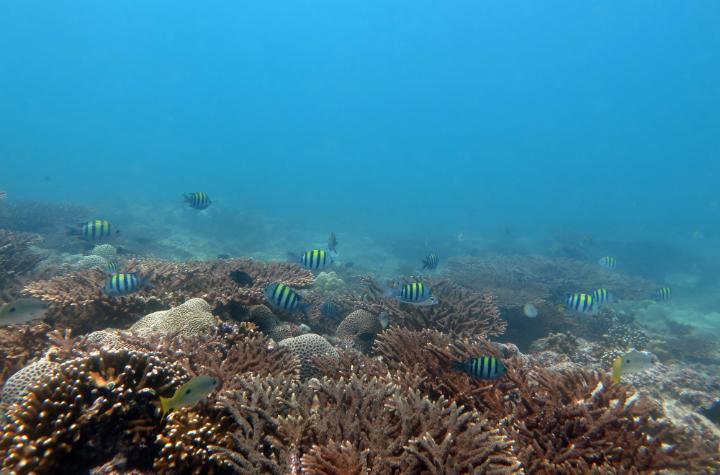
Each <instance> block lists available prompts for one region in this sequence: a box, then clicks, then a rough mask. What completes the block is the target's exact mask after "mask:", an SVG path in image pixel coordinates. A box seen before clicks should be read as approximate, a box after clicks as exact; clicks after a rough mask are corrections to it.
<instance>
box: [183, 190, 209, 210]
mask: <svg viewBox="0 0 720 475" xmlns="http://www.w3.org/2000/svg"><path fill="white" fill-rule="evenodd" d="M183 199H184V200H185V203H188V204H189V205H190V207H191V208H193V209H207V208H208V207H209V206H210V205H211V204H212V201H210V197H209V196H208V194H207V193H205V192H204V191H195V192H192V193H187V194H185V195H183Z"/></svg>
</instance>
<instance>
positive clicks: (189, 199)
mask: <svg viewBox="0 0 720 475" xmlns="http://www.w3.org/2000/svg"><path fill="white" fill-rule="evenodd" d="M190 201H192V197H191V196H190V195H188V194H187V193H184V194H183V202H185V203H190Z"/></svg>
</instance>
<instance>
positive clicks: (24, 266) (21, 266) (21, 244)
mask: <svg viewBox="0 0 720 475" xmlns="http://www.w3.org/2000/svg"><path fill="white" fill-rule="evenodd" d="M39 240H40V236H37V235H35V234H28V233H21V232H13V231H8V230H6V229H0V302H2V301H3V300H5V301H7V300H9V298H8V297H6V298H2V294H5V295H6V296H7V295H12V294H14V293H16V292H17V290H19V289H20V287H21V286H22V284H23V280H24V278H25V277H27V275H28V274H29V273H30V272H31V271H32V270H33V269H34V268H35V266H36V265H37V264H38V263H39V262H40V261H41V260H42V259H43V256H42V255H41V254H38V253H35V252H32V251H31V250H30V246H32V245H33V244H35V243H36V242H38V241H39Z"/></svg>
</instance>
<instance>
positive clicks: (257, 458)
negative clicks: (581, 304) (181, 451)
mask: <svg viewBox="0 0 720 475" xmlns="http://www.w3.org/2000/svg"><path fill="white" fill-rule="evenodd" d="M245 386H246V387H245V388H244V389H243V390H240V391H234V392H231V393H228V394H227V395H226V396H225V397H224V398H222V399H221V401H222V404H223V407H224V408H225V409H226V410H227V411H229V412H230V413H231V414H232V416H233V419H234V421H235V423H236V424H237V427H238V429H237V430H236V431H235V433H234V436H233V446H232V447H220V446H210V447H209V448H210V450H211V451H213V452H214V453H215V454H216V455H217V456H218V457H219V461H218V463H220V464H224V465H225V466H228V467H232V468H233V469H235V470H236V471H240V472H246V473H247V472H257V471H261V472H266V473H278V474H279V473H287V472H288V471H289V470H291V469H292V467H293V466H294V465H295V464H296V463H297V460H298V459H301V460H302V461H303V464H304V465H305V466H307V467H308V468H309V467H311V466H313V467H315V469H319V468H320V467H322V466H327V465H329V464H330V463H331V461H329V460H328V458H327V457H330V453H333V452H334V453H337V448H336V443H335V442H334V441H337V440H343V441H347V442H345V443H344V444H343V447H344V448H343V449H342V453H343V454H344V458H345V459H346V460H349V461H350V462H351V463H353V464H356V465H357V466H358V467H363V466H364V467H366V468H367V469H368V470H369V471H370V473H472V472H475V473H480V472H482V473H513V472H515V471H516V470H517V469H518V467H519V464H518V462H517V460H516V459H515V458H514V457H513V456H512V453H511V450H510V444H509V442H508V441H507V440H506V439H505V437H503V436H502V435H500V434H499V432H498V431H497V430H496V429H494V428H493V427H491V426H490V425H489V424H488V423H487V420H486V419H484V418H483V417H482V416H481V415H480V414H478V413H477V412H475V411H468V410H465V409H464V408H462V407H458V406H457V405H455V404H452V403H449V402H448V401H445V400H443V399H440V400H435V401H433V400H430V399H428V398H427V397H425V396H423V395H422V394H421V393H419V392H417V391H412V390H401V389H400V388H399V387H398V386H397V385H396V384H393V383H392V382H391V381H386V380H381V379H377V378H373V379H366V378H359V377H356V376H355V377H352V378H351V379H350V380H347V381H346V380H342V379H341V380H338V381H331V380H328V379H322V380H312V381H310V383H309V384H307V385H297V384H295V383H285V382H282V381H277V380H262V379H260V378H254V379H253V380H249V381H247V382H246V383H245ZM326 445H328V446H329V448H328V449H327V450H323V449H322V448H321V447H324V446H326ZM355 454H357V455H355ZM353 456H357V460H353V459H352V457H353ZM348 457H350V458H349V459H348ZM335 463H337V460H335ZM351 466H352V465H351ZM295 468H297V467H295ZM318 473H324V472H322V471H320V472H318ZM349 473H352V472H349Z"/></svg>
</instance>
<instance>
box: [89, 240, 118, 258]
mask: <svg viewBox="0 0 720 475" xmlns="http://www.w3.org/2000/svg"><path fill="white" fill-rule="evenodd" d="M90 254H91V255H93V256H99V257H102V258H103V259H105V260H106V261H113V260H115V259H116V258H117V249H115V246H113V245H112V244H98V245H97V246H95V247H93V249H92V251H91V252H90Z"/></svg>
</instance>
